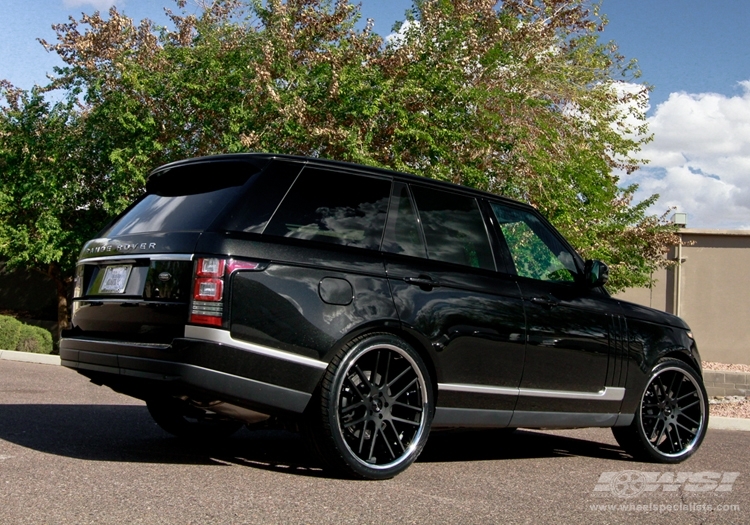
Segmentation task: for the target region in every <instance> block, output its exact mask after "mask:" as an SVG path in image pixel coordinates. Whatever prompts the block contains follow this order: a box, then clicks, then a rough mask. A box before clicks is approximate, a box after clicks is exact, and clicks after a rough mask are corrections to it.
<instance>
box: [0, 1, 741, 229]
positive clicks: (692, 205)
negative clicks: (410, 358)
mask: <svg viewBox="0 0 750 525" xmlns="http://www.w3.org/2000/svg"><path fill="white" fill-rule="evenodd" d="M188 2H189V4H192V5H194V3H195V0H188ZM361 3H362V15H363V18H372V19H373V20H374V21H375V26H374V29H375V32H377V33H379V34H380V35H382V36H386V35H388V34H389V33H390V32H391V29H392V27H393V24H394V23H395V22H396V21H397V20H403V18H404V13H405V11H406V10H407V9H408V8H409V7H410V6H411V1H410V0H361ZM112 4H115V5H116V6H117V7H118V9H120V11H123V12H124V13H125V14H126V15H128V16H130V17H132V18H135V19H138V20H140V19H142V18H151V19H152V20H155V21H157V22H164V15H163V8H164V7H173V6H174V4H173V0H3V1H2V2H0V78H5V79H7V80H9V81H11V82H12V83H13V84H15V85H16V86H18V87H22V88H26V89H28V88H30V87H31V86H33V85H34V84H35V83H38V84H41V83H44V82H45V80H46V76H45V75H46V74H47V73H49V72H51V71H52V68H53V67H54V66H55V65H58V64H59V62H58V61H57V59H56V56H55V55H52V54H49V53H47V52H46V51H45V50H44V48H43V47H42V46H41V45H40V44H39V43H38V42H37V38H44V39H46V40H47V41H49V42H53V41H54V40H55V33H54V31H53V30H52V28H51V26H52V25H53V24H55V23H62V22H65V21H67V18H68V16H74V17H78V18H80V15H81V13H83V12H85V13H92V12H93V11H94V10H96V9H99V10H106V9H108V8H109V6H111V5H112ZM602 12H603V13H604V14H605V15H606V17H607V18H608V20H609V24H608V26H607V28H606V29H605V31H604V33H603V35H602V37H601V39H602V41H609V40H613V41H615V42H616V43H617V44H618V46H619V49H620V52H621V53H623V54H624V55H625V56H626V57H627V58H628V59H630V58H634V59H636V60H637V61H638V64H639V66H640V69H641V72H642V76H641V78H640V81H642V82H646V83H648V84H649V85H651V86H653V90H652V92H651V98H650V109H649V112H648V118H649V126H650V130H651V132H652V133H653V135H654V139H653V141H652V142H651V143H649V144H648V145H647V146H646V147H645V148H644V150H643V155H642V156H643V157H644V158H646V159H649V161H650V162H649V164H647V165H646V166H645V167H644V168H642V169H640V170H638V171H637V172H635V173H634V174H631V175H622V178H621V182H622V184H623V185H625V184H631V183H637V184H638V185H639V190H638V192H637V193H636V200H642V199H644V198H646V197H648V196H650V195H652V194H654V193H658V194H659V195H660V199H659V200H658V201H657V203H656V205H654V206H653V207H652V208H651V209H650V211H651V213H656V214H659V215H660V214H662V213H663V212H665V211H667V210H668V209H669V208H670V207H674V208H675V211H679V212H685V213H687V214H688V227H689V228H703V229H745V230H750V31H748V29H747V27H748V26H750V1H748V0H713V1H712V2H706V1H705V0H603V2H602ZM670 214H671V212H670Z"/></svg>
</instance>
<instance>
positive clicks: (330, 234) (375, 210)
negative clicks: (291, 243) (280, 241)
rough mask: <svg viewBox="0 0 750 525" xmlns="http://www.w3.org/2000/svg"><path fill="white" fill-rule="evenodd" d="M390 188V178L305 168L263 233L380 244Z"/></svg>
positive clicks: (360, 245) (365, 245)
mask: <svg viewBox="0 0 750 525" xmlns="http://www.w3.org/2000/svg"><path fill="white" fill-rule="evenodd" d="M390 192H391V181H389V180H386V179H378V178H374V177H365V176H360V175H352V174H349V173H339V172H335V171H328V170H323V169H317V168H306V169H304V170H303V171H302V173H300V175H299V177H298V178H297V180H296V181H295V183H294V185H293V186H292V188H291V189H290V190H289V193H288V194H287V195H286V197H285V198H284V201H283V202H282V203H281V205H280V206H279V209H278V210H276V213H275V214H274V216H273V218H272V219H271V221H270V222H269V223H268V226H267V227H266V229H265V230H264V232H263V233H264V234H265V235H278V236H281V237H294V238H296V239H308V240H312V241H318V242H327V243H332V244H342V245H344V246H354V247H357V248H368V249H371V250H377V249H378V248H380V240H381V239H382V237H383V228H384V226H385V216H386V213H387V211H388V197H389V196H390Z"/></svg>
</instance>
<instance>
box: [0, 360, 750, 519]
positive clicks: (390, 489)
mask: <svg viewBox="0 0 750 525" xmlns="http://www.w3.org/2000/svg"><path fill="white" fill-rule="evenodd" d="M749 445H750V432H739V431H721V430H713V429H711V430H709V432H708V435H707V437H706V440H705V442H704V444H703V446H702V447H701V450H700V451H699V452H698V453H697V454H696V455H695V456H694V457H693V458H691V459H689V460H688V461H687V462H685V463H682V464H679V465H675V466H670V465H656V464H648V463H639V462H635V461H633V460H632V459H630V458H629V457H628V456H626V455H625V454H624V453H623V452H622V451H621V450H620V449H619V448H618V447H617V445H616V443H615V441H614V439H613V438H612V435H611V433H610V431H609V430H608V429H580V430H566V431H537V430H533V431H532V430H519V431H517V432H515V433H514V434H511V435H510V436H505V435H503V434H502V433H500V432H495V431H481V432H479V431H475V432H460V433H450V432H448V433H439V434H437V433H436V434H433V435H432V436H431V438H430V441H429V443H428V445H427V447H426V449H425V451H424V453H423V454H422V456H421V457H420V459H419V460H418V461H417V463H415V464H414V465H413V466H412V467H410V468H409V469H408V470H407V471H406V472H405V473H403V474H401V475H400V476H398V477H396V478H395V479H392V480H389V481H383V482H373V481H352V480H346V479H337V478H335V477H331V476H330V475H329V473H327V472H326V471H324V470H322V469H321V468H320V467H319V465H318V464H317V463H316V462H315V461H314V460H313V459H312V457H311V455H310V454H308V452H307V450H306V449H305V446H304V444H303V442H302V441H301V440H300V439H299V437H298V436H297V435H296V434H294V433H290V432H284V431H255V432H250V431H248V430H242V431H241V432H239V433H238V434H237V435H236V436H234V437H233V438H231V439H229V440H228V441H225V442H222V443H219V444H214V445H211V446H209V447H206V446H203V447H201V446H198V445H195V444H189V443H183V442H180V441H178V440H177V439H175V438H172V437H171V436H169V435H168V434H166V433H164V432H163V431H162V430H161V429H159V427H157V426H156V424H154V423H153V422H152V420H151V418H150V416H149V414H148V412H147V410H146V408H145V406H144V404H143V403H141V402H139V401H137V400H133V399H130V398H127V397H125V396H121V395H119V394H116V393H114V392H112V391H111V390H109V389H107V388H103V387H98V386H95V385H93V384H91V383H89V382H88V381H87V380H86V379H85V378H83V377H82V376H79V375H78V374H76V373H75V372H73V371H71V370H68V369H65V368H62V367H59V366H51V365H41V364H30V363H17V362H10V361H0V523H181V524H184V523H196V524H198V523H200V524H203V523H425V522H429V523H441V522H444V523H459V522H461V523H495V522H501V521H503V522H509V523H571V522H576V523H620V522H622V523H627V522H644V521H654V520H658V521H659V522H660V523H747V522H748V521H750V490H748V488H749V487H750V485H749V484H748V475H749V474H750V468H748V466H749V465H750V446H749Z"/></svg>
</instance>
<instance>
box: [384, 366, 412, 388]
mask: <svg viewBox="0 0 750 525" xmlns="http://www.w3.org/2000/svg"><path fill="white" fill-rule="evenodd" d="M409 370H411V367H410V366H407V367H406V368H405V369H404V370H403V371H402V372H401V373H400V374H399V375H397V376H396V377H395V378H394V379H392V380H391V381H390V382H389V383H388V386H389V387H391V386H393V384H394V383H396V381H398V380H399V379H401V378H402V377H404V375H406V373H407V372H408V371H409Z"/></svg>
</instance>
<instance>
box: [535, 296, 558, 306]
mask: <svg viewBox="0 0 750 525" xmlns="http://www.w3.org/2000/svg"><path fill="white" fill-rule="evenodd" d="M531 302H532V303H534V304H538V305H540V306H546V307H547V308H552V307H553V306H557V305H558V304H560V303H559V301H556V300H554V299H552V298H550V297H532V298H531Z"/></svg>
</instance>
